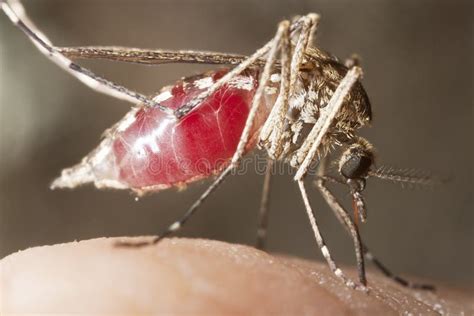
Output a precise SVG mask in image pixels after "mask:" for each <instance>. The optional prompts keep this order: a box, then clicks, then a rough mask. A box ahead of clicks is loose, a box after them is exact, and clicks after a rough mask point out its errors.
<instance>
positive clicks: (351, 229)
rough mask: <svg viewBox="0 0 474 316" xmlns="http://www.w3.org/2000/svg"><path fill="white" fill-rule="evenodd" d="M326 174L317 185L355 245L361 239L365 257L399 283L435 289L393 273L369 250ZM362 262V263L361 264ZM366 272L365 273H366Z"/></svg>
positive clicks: (358, 261)
mask: <svg viewBox="0 0 474 316" xmlns="http://www.w3.org/2000/svg"><path fill="white" fill-rule="evenodd" d="M325 180H326V177H325V176H318V177H317V178H316V180H315V185H316V187H317V188H318V189H319V191H320V192H321V195H322V196H323V198H324V199H325V200H326V202H327V204H328V205H329V207H330V208H331V210H332V211H333V212H334V215H335V216H336V218H337V219H338V220H339V222H340V223H341V225H342V226H343V227H344V228H345V230H346V231H347V232H348V233H349V234H350V235H351V237H352V239H353V240H354V245H355V244H356V242H355V239H358V240H359V245H360V248H361V250H362V252H363V254H364V256H365V258H366V259H367V260H369V261H371V262H372V263H373V264H374V265H375V266H376V267H377V268H378V269H379V270H380V271H381V272H382V273H383V274H384V275H385V276H387V277H388V278H390V279H392V280H394V281H395V282H397V283H398V284H400V285H402V286H404V287H408V288H412V289H421V290H431V291H432V290H434V286H432V285H429V284H418V283H413V282H410V281H408V280H405V279H403V278H402V277H400V276H398V275H396V274H394V273H392V272H391V271H390V270H389V269H388V268H387V267H386V266H385V265H384V264H383V263H382V262H381V261H380V260H378V259H377V258H376V257H375V256H374V255H372V253H371V252H370V251H369V249H368V248H367V246H365V245H364V243H363V242H362V241H361V240H360V235H359V233H358V230H357V226H355V225H354V222H353V221H352V219H351V218H350V216H349V214H348V213H347V211H346V210H345V209H344V208H343V207H342V205H341V204H340V203H339V202H338V201H337V199H336V197H335V196H334V194H332V192H331V191H330V190H329V189H328V188H327V186H326V185H325V183H324V182H325ZM357 249H358V247H357V246H356V256H357V266H358V271H359V276H360V274H361V271H363V269H364V266H363V261H361V259H360V250H357ZM361 264H362V265H361ZM364 274H365V273H364Z"/></svg>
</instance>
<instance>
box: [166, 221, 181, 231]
mask: <svg viewBox="0 0 474 316" xmlns="http://www.w3.org/2000/svg"><path fill="white" fill-rule="evenodd" d="M180 228H181V223H180V222H174V223H173V224H171V226H170V227H169V228H168V230H170V231H172V232H175V231H177V230H178V229H180Z"/></svg>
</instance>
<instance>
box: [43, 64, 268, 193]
mask: <svg viewBox="0 0 474 316" xmlns="http://www.w3.org/2000/svg"><path fill="white" fill-rule="evenodd" d="M226 72H227V71H226V70H219V71H216V72H211V73H207V74H204V75H199V76H195V77H192V78H187V79H184V80H182V81H179V82H177V83H176V84H175V85H174V86H172V87H166V88H164V89H163V90H162V91H161V93H160V94H159V95H157V96H156V97H154V100H155V101H156V102H159V103H160V104H162V105H163V106H166V107H168V108H171V109H173V110H176V109H178V108H180V107H181V106H183V105H185V104H187V103H188V102H189V101H191V100H192V99H193V98H195V97H197V96H198V95H199V94H201V93H202V92H204V91H206V89H208V88H209V87H210V86H212V84H213V83H215V82H216V80H218V79H219V78H221V77H222V76H223V75H225V73H226ZM256 77H257V74H256V71H249V72H246V73H243V74H242V75H239V76H236V77H234V78H233V79H232V80H231V81H229V82H228V83H227V84H226V85H224V86H223V87H221V88H220V89H218V90H217V91H216V92H215V93H214V94H212V95H211V96H209V97H208V98H206V99H205V100H204V101H203V102H202V103H201V104H199V105H198V106H197V107H196V108H195V109H194V110H192V111H191V112H189V113H188V114H187V115H185V116H183V117H182V118H180V119H177V118H175V117H173V116H171V115H168V114H166V113H164V112H162V111H160V110H159V109H158V108H151V107H145V106H136V107H134V108H132V109H131V111H130V112H129V113H127V115H126V116H125V117H124V118H123V119H122V120H121V121H119V122H118V123H117V124H116V125H115V126H113V127H112V128H111V129H110V131H108V132H107V133H106V136H105V138H104V139H103V141H102V142H101V144H99V146H98V147H97V148H96V149H95V150H94V151H93V152H91V153H90V154H89V155H88V156H86V157H85V158H84V159H83V160H82V162H81V163H80V164H78V165H76V166H74V167H72V168H69V169H65V170H64V171H63V172H62V174H61V177H59V178H58V179H56V180H55V181H54V183H53V185H52V187H75V186H77V185H80V184H84V183H88V182H93V183H95V185H96V186H97V187H110V188H130V189H134V190H136V191H142V192H146V191H156V190H160V189H164V188H168V187H171V186H179V185H183V184H186V183H189V182H192V181H195V180H198V179H202V178H206V177H208V176H210V175H212V174H215V173H217V172H219V171H220V170H222V168H224V167H225V166H226V165H227V164H228V163H229V161H230V158H231V157H232V155H233V154H234V152H235V149H236V147H237V144H238V142H239V139H240V136H241V133H242V130H243V128H244V125H245V121H246V119H247V116H248V113H249V110H250V106H251V104H252V99H253V96H254V93H255V90H256V87H257V78H256ZM272 102H273V96H272V95H270V94H265V97H264V98H263V100H262V102H261V103H262V104H260V110H259V112H258V115H257V119H256V121H255V122H254V124H253V128H252V132H251V141H250V143H249V145H248V146H247V149H250V148H252V146H253V145H254V143H255V140H256V136H257V132H258V130H259V128H260V127H261V125H262V123H263V122H264V120H265V119H266V117H267V115H268V112H269V109H270V107H271V104H270V103H272Z"/></svg>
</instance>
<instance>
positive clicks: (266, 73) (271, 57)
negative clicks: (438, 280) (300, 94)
mask: <svg viewBox="0 0 474 316" xmlns="http://www.w3.org/2000/svg"><path fill="white" fill-rule="evenodd" d="M288 28H289V22H288V21H283V22H281V23H280V25H279V27H278V31H277V33H276V35H275V37H274V39H273V40H272V41H271V42H270V43H272V46H271V47H270V50H269V53H268V57H267V62H266V63H265V67H264V69H263V72H262V75H261V77H260V81H259V85H258V88H257V91H256V92H255V95H254V97H253V100H252V106H251V108H250V111H249V115H248V117H247V120H246V121H245V126H244V129H243V131H242V135H241V136H240V140H239V143H238V145H237V149H236V151H235V153H234V155H233V156H232V159H231V161H230V165H229V166H228V167H227V168H226V169H225V170H224V172H222V173H221V174H220V175H219V176H218V177H217V179H216V180H214V182H213V183H212V184H211V186H210V187H209V188H208V189H207V190H206V191H205V192H204V193H203V194H202V195H201V197H200V198H199V199H198V200H197V201H196V202H195V203H194V204H193V205H192V206H191V207H190V208H189V209H188V210H187V211H186V213H185V214H184V215H183V216H182V217H181V219H179V220H178V221H176V222H174V223H173V224H171V225H170V226H169V227H168V228H167V229H166V230H165V231H164V232H163V233H162V234H160V235H158V236H157V237H155V238H154V239H153V240H151V241H147V242H140V243H128V242H126V243H119V246H131V247H140V246H146V245H152V244H156V243H158V242H159V241H160V240H162V239H163V238H165V237H167V236H169V235H171V234H172V233H174V232H176V231H178V230H179V229H180V228H181V227H182V226H183V225H184V224H185V223H186V222H187V221H188V219H189V218H191V216H192V215H193V214H195V212H196V211H197V210H198V207H199V206H200V205H201V204H202V202H204V200H205V199H206V198H207V197H208V196H209V195H210V194H211V193H212V192H213V191H214V190H215V189H216V188H217V187H218V186H219V185H220V184H221V183H222V182H223V181H224V179H225V178H226V177H227V176H228V175H229V174H230V173H231V171H232V170H234V169H235V168H236V167H237V166H238V164H239V162H240V160H241V158H242V157H243V154H244V151H245V145H246V144H247V143H248V140H249V136H250V130H251V128H252V124H253V121H254V119H255V116H256V114H257V110H258V107H259V105H260V103H261V102H260V101H261V98H262V97H263V92H264V89H265V86H266V84H267V82H268V80H269V78H270V74H271V71H272V66H273V63H274V62H275V59H276V54H277V51H278V48H279V46H280V41H281V38H282V36H283V34H286V32H287V30H288Z"/></svg>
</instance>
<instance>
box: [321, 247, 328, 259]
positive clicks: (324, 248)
mask: <svg viewBox="0 0 474 316" xmlns="http://www.w3.org/2000/svg"><path fill="white" fill-rule="evenodd" d="M321 252H322V253H323V256H324V257H325V258H330V255H329V250H328V247H326V246H323V247H322V248H321Z"/></svg>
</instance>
